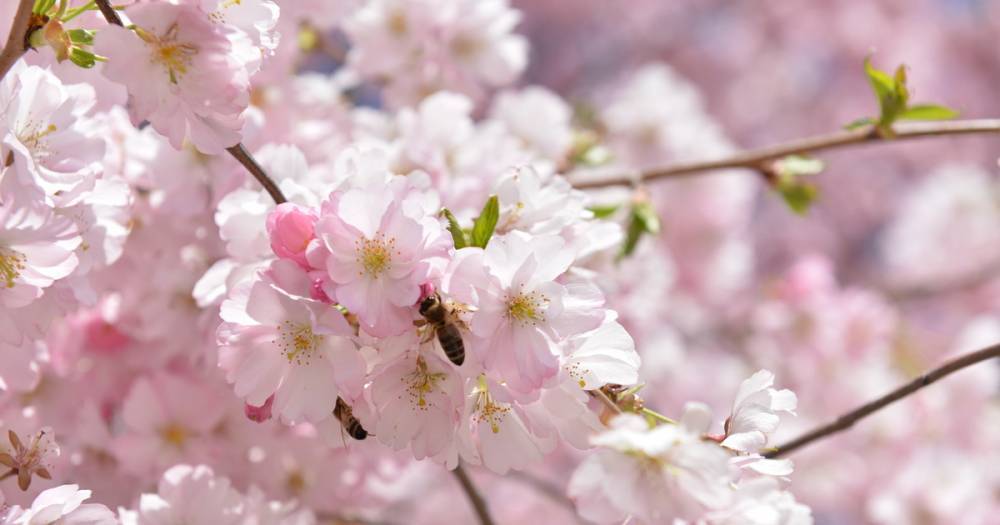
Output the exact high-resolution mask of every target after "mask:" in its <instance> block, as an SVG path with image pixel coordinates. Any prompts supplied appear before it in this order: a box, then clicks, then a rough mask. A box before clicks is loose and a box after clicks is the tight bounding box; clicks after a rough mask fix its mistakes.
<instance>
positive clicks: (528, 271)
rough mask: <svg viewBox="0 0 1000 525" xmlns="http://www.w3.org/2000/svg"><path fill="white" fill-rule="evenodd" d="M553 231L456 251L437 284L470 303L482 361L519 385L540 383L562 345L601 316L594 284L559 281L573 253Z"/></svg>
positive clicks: (554, 367)
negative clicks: (563, 282)
mask: <svg viewBox="0 0 1000 525" xmlns="http://www.w3.org/2000/svg"><path fill="white" fill-rule="evenodd" d="M564 245H565V243H564V242H563V241H562V239H561V238H559V237H554V236H537V237H533V238H532V237H529V236H528V235H524V234H521V233H520V232H512V233H510V234H508V235H506V236H503V237H497V238H494V239H492V240H491V241H490V243H489V245H488V246H487V247H486V250H480V249H476V248H464V249H462V250H459V251H458V253H456V254H455V257H454V259H453V260H452V264H451V266H450V267H449V269H448V271H447V272H446V275H445V278H444V281H443V283H442V284H443V286H442V288H443V289H444V290H445V291H446V292H447V293H448V294H450V295H452V296H453V297H455V298H457V299H458V300H459V301H462V302H465V303H467V304H470V305H473V306H474V307H475V309H476V310H475V312H473V313H472V314H471V315H470V320H469V328H470V330H471V332H472V334H473V335H474V336H475V338H476V339H475V340H474V341H473V349H474V350H475V351H476V352H477V354H478V356H479V358H480V359H482V360H483V365H484V366H485V367H486V368H487V369H490V370H496V371H497V373H498V374H499V376H500V377H502V378H503V380H504V381H506V382H507V383H508V385H509V386H510V387H511V388H513V389H515V390H518V391H522V392H530V391H533V390H536V389H538V388H539V387H541V386H542V385H543V384H545V383H546V381H548V380H549V379H551V378H553V377H555V375H556V374H557V372H558V371H559V356H560V355H561V352H562V349H561V346H560V345H561V343H562V342H563V341H564V340H565V339H566V338H568V337H570V336H572V335H575V334H579V333H582V332H586V331H588V330H591V329H593V328H596V327H597V326H598V325H599V324H600V323H601V320H602V318H603V316H604V314H603V311H602V310H601V309H600V306H601V305H602V304H603V297H602V296H601V293H600V291H599V290H597V289H596V288H594V287H593V286H591V285H589V284H587V283H584V282H571V281H566V284H562V283H560V282H558V281H557V279H558V278H559V277H560V276H562V274H563V273H564V272H565V271H566V270H567V269H568V268H569V266H570V264H571V263H572V261H573V254H572V253H569V252H568V251H566V250H565V249H564Z"/></svg>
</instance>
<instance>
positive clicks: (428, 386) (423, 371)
mask: <svg viewBox="0 0 1000 525" xmlns="http://www.w3.org/2000/svg"><path fill="white" fill-rule="evenodd" d="M445 377H446V376H445V374H444V373H441V372H437V373H431V372H429V371H428V370H427V362H425V361H424V358H423V357H418V358H417V369H416V370H414V371H413V373H411V374H409V375H407V376H405V377H403V378H401V379H400V380H401V381H403V382H404V383H406V385H407V388H406V390H407V392H408V393H409V395H410V400H411V401H412V402H414V404H415V405H416V407H417V409H418V410H424V411H426V410H427V409H428V408H430V407H431V406H434V405H433V403H428V402H427V399H426V398H425V397H424V396H426V395H427V394H429V393H431V392H433V391H434V390H435V389H436V388H437V384H438V382H439V381H442V380H443V379H444V378H445Z"/></svg>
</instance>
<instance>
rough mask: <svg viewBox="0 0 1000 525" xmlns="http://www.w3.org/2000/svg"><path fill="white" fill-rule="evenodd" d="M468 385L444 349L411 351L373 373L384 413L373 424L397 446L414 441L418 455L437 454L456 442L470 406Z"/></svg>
mask: <svg viewBox="0 0 1000 525" xmlns="http://www.w3.org/2000/svg"><path fill="white" fill-rule="evenodd" d="M427 346H429V345H427ZM464 385H465V381H464V380H463V378H462V377H461V376H459V375H458V372H457V371H456V370H455V368H454V367H453V366H452V365H451V364H449V363H448V362H447V361H445V360H444V359H442V358H441V357H438V355H436V354H434V353H432V352H406V353H405V354H404V355H402V356H400V357H399V358H397V359H395V360H393V361H391V362H390V363H388V364H387V365H386V366H385V368H384V370H382V371H381V372H380V373H378V374H376V375H374V376H373V377H372V382H371V387H370V395H371V401H372V404H373V405H374V408H375V411H376V412H377V413H378V419H377V421H375V422H374V425H373V426H372V427H371V429H372V430H373V431H374V434H375V435H376V436H377V437H378V440H379V441H381V442H382V443H385V444H386V445H389V446H391V447H392V448H393V449H396V450H401V449H403V448H405V447H407V446H409V447H410V450H411V451H412V452H413V456H414V457H415V458H417V459H423V458H426V457H434V456H436V455H438V454H440V453H442V451H444V450H445V448H446V447H449V446H453V441H454V439H455V431H456V429H457V428H458V422H459V417H460V416H461V414H462V411H463V410H464V408H465V407H464V390H463V389H464Z"/></svg>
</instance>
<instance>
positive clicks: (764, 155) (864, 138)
mask: <svg viewBox="0 0 1000 525" xmlns="http://www.w3.org/2000/svg"><path fill="white" fill-rule="evenodd" d="M892 129H893V131H894V132H895V136H894V137H891V138H887V137H884V136H882V135H880V134H879V133H878V132H877V131H876V130H875V129H874V128H869V129H860V130H855V131H838V132H835V133H830V134H828V135H820V136H816V137H810V138H805V139H800V140H795V141H792V142H788V143H785V144H778V145H776V146H769V147H766V148H761V149H756V150H749V151H744V152H741V153H736V154H734V155H732V156H730V157H726V158H722V159H717V160H709V161H698V162H679V163H676V164H668V165H667V166H664V167H662V168H657V169H654V170H651V171H647V172H644V173H641V174H640V175H639V176H638V177H630V176H628V175H620V174H614V175H611V176H608V175H593V176H590V177H588V176H585V175H582V176H581V175H579V174H578V176H576V177H573V176H572V174H571V177H570V181H571V182H572V183H573V186H575V187H577V188H581V189H586V188H600V187H604V186H613V185H623V184H632V183H634V182H638V181H651V180H656V179H664V178H671V177H683V176H687V175H695V174H698V173H703V172H706V171H714V170H720V169H729V168H741V169H749V170H755V171H762V170H763V169H765V168H766V166H767V163H768V162H770V161H774V160H778V159H781V158H784V157H787V156H789V155H802V154H807V153H815V152H817V151H823V150H828V149H835V148H841V147H845V146H853V145H861V144H873V143H892V142H898V141H903V140H910V139H917V138H922V137H937V136H943V135H971V134H979V133H1000V119H971V120H949V121H941V122H899V123H896V124H894V125H893V128H892Z"/></svg>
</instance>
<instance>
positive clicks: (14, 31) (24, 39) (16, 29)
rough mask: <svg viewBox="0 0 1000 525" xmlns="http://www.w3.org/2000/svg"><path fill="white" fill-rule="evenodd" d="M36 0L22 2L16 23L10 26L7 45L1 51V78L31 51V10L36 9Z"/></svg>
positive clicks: (15, 17)
mask: <svg viewBox="0 0 1000 525" xmlns="http://www.w3.org/2000/svg"><path fill="white" fill-rule="evenodd" d="M34 5H35V2H34V0H21V3H20V4H18V6H17V12H16V13H14V21H13V22H12V23H11V25H10V34H8V35H7V43H6V44H4V46H3V51H0V78H3V77H4V75H6V74H7V72H8V71H10V68H12V67H14V64H15V63H16V62H17V61H18V59H20V58H21V57H22V56H24V54H25V53H27V52H28V49H31V46H29V45H28V37H29V36H31V35H30V33H31V9H32V7H34Z"/></svg>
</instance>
